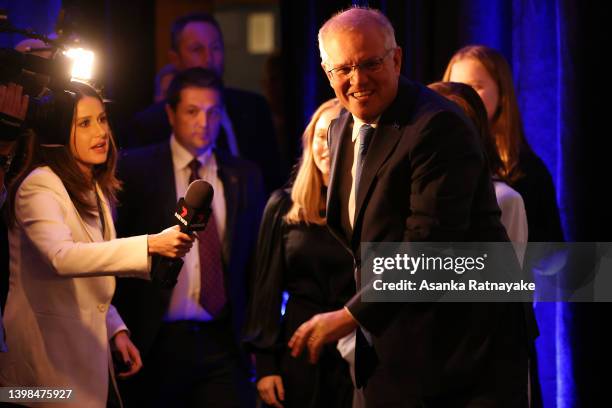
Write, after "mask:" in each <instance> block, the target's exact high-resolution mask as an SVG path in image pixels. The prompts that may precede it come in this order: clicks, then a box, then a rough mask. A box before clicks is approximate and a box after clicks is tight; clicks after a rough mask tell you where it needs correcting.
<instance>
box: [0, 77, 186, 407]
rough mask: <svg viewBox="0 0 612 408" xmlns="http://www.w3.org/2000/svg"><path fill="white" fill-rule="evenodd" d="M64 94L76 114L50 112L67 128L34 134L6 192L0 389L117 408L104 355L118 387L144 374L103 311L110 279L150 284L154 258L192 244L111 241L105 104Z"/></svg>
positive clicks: (116, 323)
mask: <svg viewBox="0 0 612 408" xmlns="http://www.w3.org/2000/svg"><path fill="white" fill-rule="evenodd" d="M69 90H70V91H71V92H72V93H74V95H75V102H74V107H73V106H68V104H61V105H60V103H59V102H57V104H56V107H55V109H56V110H55V111H54V112H52V113H50V116H49V118H50V119H55V118H57V117H63V118H67V120H66V122H62V123H61V126H57V127H55V126H54V125H53V124H51V122H49V123H45V124H43V125H42V126H39V127H37V128H36V134H35V135H34V140H33V141H32V142H31V143H30V144H29V146H31V150H29V151H28V159H27V160H26V163H25V165H24V167H23V169H22V170H21V171H20V173H19V174H18V175H17V177H16V178H15V180H14V181H13V182H12V184H11V186H10V189H9V200H8V204H9V208H8V216H9V220H8V225H9V244H10V256H11V267H10V281H9V293H8V298H7V302H6V310H5V315H4V325H5V328H6V335H7V337H6V343H7V346H8V351H7V352H6V353H2V354H0V386H3V387H23V386H29V387H41V386H45V387H61V388H69V389H71V390H73V392H74V399H72V400H70V401H66V402H65V404H62V403H59V404H54V406H72V405H70V404H73V403H77V405H79V404H80V405H81V406H88V407H100V408H102V407H106V406H107V402H108V404H109V405H110V406H116V405H120V404H121V403H120V399H119V397H118V394H117V393H116V386H115V376H114V369H113V366H112V365H110V366H109V361H110V353H111V347H112V348H113V349H116V350H117V352H118V353H119V358H120V359H121V362H122V363H124V364H125V365H126V368H124V369H123V371H122V372H121V373H120V374H119V377H129V376H131V375H133V374H135V373H136V372H138V370H140V368H141V366H142V363H141V360H140V355H139V352H138V349H137V348H136V347H135V346H134V345H133V343H132V342H131V340H130V338H129V335H128V329H127V327H126V326H125V324H124V323H123V321H122V320H121V318H120V316H119V314H118V313H117V311H116V309H115V308H114V307H113V306H112V305H111V304H110V300H111V298H112V296H113V292H114V289H115V276H138V277H140V278H142V279H149V278H150V272H149V271H150V259H149V257H150V256H151V255H154V254H159V255H163V256H167V257H171V258H178V257H181V256H183V255H184V254H185V253H186V252H187V251H188V250H189V248H191V245H192V242H193V237H191V236H188V235H186V234H183V233H181V232H180V231H178V229H175V228H169V229H167V230H164V231H163V232H161V233H159V234H155V235H141V236H135V237H130V238H123V239H115V229H114V225H113V220H112V216H111V205H112V204H113V203H114V198H115V194H116V191H117V190H118V188H119V182H118V180H117V179H116V178H115V174H114V170H115V161H116V149H115V144H114V141H113V137H112V133H111V130H110V128H109V125H108V121H107V116H106V112H105V109H104V105H103V102H102V97H101V96H100V95H99V94H98V92H97V91H96V90H95V89H93V88H92V87H90V86H89V85H86V84H84V83H79V82H72V83H71V84H70V86H69ZM17 100H18V99H17ZM22 103H23V101H22ZM54 122H55V121H54ZM51 129H54V130H56V131H57V133H55V132H54V130H51ZM51 134H55V135H56V136H53V137H52V136H50V135H51ZM109 343H110V345H109ZM109 373H110V375H109ZM109 383H110V384H112V385H110V386H109ZM35 406H36V405H35Z"/></svg>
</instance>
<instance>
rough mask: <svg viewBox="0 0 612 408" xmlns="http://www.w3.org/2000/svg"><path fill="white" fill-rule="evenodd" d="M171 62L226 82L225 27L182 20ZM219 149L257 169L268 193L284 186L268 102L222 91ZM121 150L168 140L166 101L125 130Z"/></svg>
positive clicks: (201, 16)
mask: <svg viewBox="0 0 612 408" xmlns="http://www.w3.org/2000/svg"><path fill="white" fill-rule="evenodd" d="M170 43H171V49H170V51H169V52H168V57H169V59H170V63H171V64H172V65H174V66H175V67H176V69H177V71H179V72H180V71H184V70H186V69H189V68H193V67H201V68H207V69H210V70H212V71H214V72H215V73H216V74H217V75H218V76H219V77H220V78H222V77H223V70H224V65H225V46H224V43H223V35H222V33H221V27H220V26H219V23H218V22H217V20H216V19H215V18H214V17H213V16H212V15H210V14H207V13H195V14H188V15H185V16H182V17H179V18H178V19H177V20H176V21H175V22H174V24H173V25H172V32H171V36H170ZM220 113H221V129H220V132H219V139H218V140H217V142H216V143H217V148H218V150H225V151H228V152H230V153H231V155H232V156H235V157H243V158H245V159H248V160H250V161H252V162H254V163H255V164H257V165H258V166H259V168H260V169H261V171H262V174H263V178H264V183H265V187H266V190H267V191H272V190H274V189H276V188H278V187H280V186H281V185H283V184H284V183H285V181H286V179H287V169H286V166H285V163H284V160H283V159H282V157H281V155H280V152H279V148H278V145H277V142H276V138H275V136H274V125H273V122H272V116H271V113H270V108H269V107H268V104H267V103H266V100H265V99H264V98H263V97H262V96H261V95H257V94H255V93H253V92H248V91H244V90H239V89H235V88H229V87H226V88H224V90H223V106H222V110H221V112H220ZM124 130H125V131H124V137H123V138H122V141H123V142H124V143H123V145H122V147H128V148H129V147H140V146H146V145H150V144H155V143H161V142H164V141H166V140H167V138H168V135H169V134H170V132H171V129H170V123H169V122H168V117H167V116H166V112H165V102H164V101H162V102H158V103H155V104H153V105H151V106H149V107H148V108H147V109H145V110H144V111H142V112H139V113H137V114H136V116H135V117H134V118H133V120H132V121H131V122H130V123H129V124H128V125H127V127H126V128H125V129H124Z"/></svg>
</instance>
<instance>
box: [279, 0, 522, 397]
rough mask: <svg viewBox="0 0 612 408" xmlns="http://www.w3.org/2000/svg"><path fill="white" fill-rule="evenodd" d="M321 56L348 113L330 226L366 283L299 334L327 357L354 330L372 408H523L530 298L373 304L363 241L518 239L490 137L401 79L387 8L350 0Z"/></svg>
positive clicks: (336, 143)
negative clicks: (504, 211)
mask: <svg viewBox="0 0 612 408" xmlns="http://www.w3.org/2000/svg"><path fill="white" fill-rule="evenodd" d="M319 49H320V52H321V60H322V63H321V66H322V67H323V70H324V71H325V73H326V75H327V78H328V80H329V83H330V85H331V87H332V88H333V90H334V92H335V94H336V96H337V97H338V99H339V100H340V102H341V103H342V105H343V106H344V108H345V109H346V111H345V112H344V113H343V114H341V115H340V117H339V118H338V119H337V120H335V121H334V122H332V124H331V126H330V128H329V135H328V140H329V143H330V152H331V157H332V163H331V173H330V185H329V189H328V199H327V200H328V201H327V225H328V227H329V228H330V230H331V231H332V233H333V234H334V235H335V236H336V238H337V239H338V240H339V241H340V242H342V243H343V244H344V246H345V248H346V249H347V250H348V251H349V252H350V253H351V255H352V256H353V259H354V264H355V267H356V271H355V276H356V278H357V288H358V290H361V292H360V293H358V294H357V295H356V296H355V297H354V298H353V299H351V300H350V301H349V302H348V303H347V304H346V306H345V308H344V309H341V310H338V311H335V312H329V313H324V314H319V315H316V316H315V317H313V318H312V319H311V320H310V321H308V322H306V323H304V324H303V325H302V326H301V327H300V328H298V330H296V332H295V334H294V335H293V337H292V338H291V340H290V342H289V346H290V347H291V348H292V350H293V355H294V356H297V355H299V354H300V353H301V352H302V351H303V350H304V349H305V348H307V349H308V352H309V354H310V358H311V360H316V359H317V358H318V355H319V353H320V350H321V348H322V346H323V345H324V344H325V343H328V342H332V341H335V340H337V339H339V338H341V337H343V336H346V335H348V334H349V333H351V331H352V330H355V329H356V336H355V337H356V350H355V376H356V385H357V387H359V388H361V389H363V391H364V394H365V399H366V402H367V405H368V406H373V407H379V406H385V407H386V406H389V407H455V406H456V407H459V406H461V407H467V406H479V407H501V406H504V407H505V406H508V407H509V406H512V407H526V406H527V400H528V396H527V378H528V376H527V344H528V340H527V333H528V330H527V329H526V327H525V322H528V321H530V319H531V318H532V317H533V316H532V315H531V316H527V315H526V314H527V313H528V310H529V308H525V309H524V308H523V307H522V305H520V304H502V303H497V304H471V303H461V304H431V303H428V304H424V303H421V304H418V303H383V302H378V303H368V302H363V301H362V298H361V296H362V294H364V293H365V291H368V290H372V289H371V285H368V282H364V284H363V286H362V285H361V282H360V279H361V271H360V268H361V250H360V248H361V244H362V243H365V242H400V241H441V242H461V241H507V240H508V238H507V235H506V232H505V230H504V228H503V226H502V225H501V222H500V219H499V214H500V212H499V208H498V207H497V203H496V201H495V193H494V190H493V186H492V183H491V178H490V175H489V174H488V170H487V166H486V164H485V158H484V154H483V151H482V147H481V145H480V143H479V141H478V138H477V135H476V133H475V131H474V130H473V128H472V126H471V125H470V124H469V122H468V119H467V118H466V117H465V116H464V115H463V113H462V112H460V110H459V109H458V108H457V107H456V106H455V105H453V104H452V103H449V102H448V101H445V100H444V99H443V98H441V97H439V96H438V95H436V94H434V93H433V92H431V91H430V90H428V89H427V88H425V87H423V86H421V85H419V84H416V83H414V82H411V81H409V80H407V79H406V78H404V77H402V76H401V75H400V68H401V61H402V52H401V49H400V48H399V47H398V46H397V44H396V42H395V34H394V30H393V27H392V26H391V24H390V23H389V21H388V20H387V18H386V17H385V16H384V15H383V14H382V13H380V12H379V11H376V10H372V9H364V8H353V9H349V10H347V11H344V12H342V13H339V14H337V15H336V16H334V17H332V18H331V19H329V20H328V21H327V22H326V23H325V24H324V25H323V26H322V27H321V29H320V31H319Z"/></svg>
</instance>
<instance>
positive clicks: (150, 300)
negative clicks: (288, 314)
mask: <svg viewBox="0 0 612 408" xmlns="http://www.w3.org/2000/svg"><path fill="white" fill-rule="evenodd" d="M216 157H217V163H218V167H219V177H220V178H221V181H222V182H223V187H224V190H225V203H226V207H227V215H226V217H227V218H226V229H225V239H224V242H223V243H222V248H223V258H222V259H223V264H224V272H225V282H226V288H227V292H228V299H229V302H230V307H231V317H232V326H233V329H234V335H235V338H236V341H237V343H236V344H239V341H240V337H239V336H240V334H241V329H242V325H243V322H244V314H245V312H246V307H247V289H248V284H249V278H250V277H249V273H250V272H249V270H250V268H251V262H252V257H253V255H254V249H255V243H256V239H257V232H258V229H259V221H260V218H261V213H262V210H263V204H264V196H263V190H262V181H261V175H260V172H259V170H258V169H257V167H256V166H255V165H254V164H252V163H250V162H248V161H246V160H243V159H239V158H235V157H231V156H230V155H228V154H226V153H216ZM119 178H120V179H121V180H122V181H123V192H122V193H121V194H120V196H119V202H120V204H119V206H118V211H117V213H118V214H117V223H116V228H117V233H118V236H123V237H125V236H132V235H139V234H154V233H158V232H160V231H162V230H163V229H165V228H168V227H170V226H172V225H175V224H176V223H175V221H174V216H173V214H174V211H175V209H176V187H175V184H174V183H175V180H174V171H173V165H172V156H171V151H170V145H169V143H168V142H165V143H163V144H158V145H153V146H148V147H145V148H141V149H136V150H132V151H127V152H123V153H122V156H121V158H120V161H119ZM168 300H169V294H168V293H163V291H162V290H160V289H159V288H158V287H157V286H155V285H153V284H151V282H149V281H143V280H138V279H120V280H118V283H117V290H116V292H115V298H114V300H113V304H114V305H115V306H116V307H117V309H118V310H120V314H121V316H122V318H123V320H124V321H125V323H126V325H127V326H128V327H129V329H130V332H131V338H132V340H133V341H134V343H135V344H136V346H137V347H138V348H139V350H140V352H141V353H142V354H143V356H146V353H147V352H148V351H149V349H150V347H151V345H152V344H153V342H154V340H155V336H156V334H157V331H158V329H159V327H160V325H161V321H162V316H163V314H164V313H165V311H166V310H167V307H168V304H167V302H168Z"/></svg>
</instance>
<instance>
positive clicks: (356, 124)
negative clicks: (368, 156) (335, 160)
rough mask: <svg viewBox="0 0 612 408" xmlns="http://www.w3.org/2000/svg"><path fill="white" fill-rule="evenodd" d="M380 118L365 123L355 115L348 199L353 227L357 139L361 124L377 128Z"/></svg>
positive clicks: (357, 152)
mask: <svg viewBox="0 0 612 408" xmlns="http://www.w3.org/2000/svg"><path fill="white" fill-rule="evenodd" d="M379 119H380V116H379V117H377V118H376V120H375V121H374V122H373V123H365V122H364V121H362V120H361V119H359V118H358V117H356V116H355V115H353V134H352V136H351V140H352V141H353V165H352V166H351V193H350V195H349V201H348V215H349V222H350V223H351V228H353V224H354V223H355V200H356V197H355V191H356V186H355V171H356V170H357V157H358V156H359V142H358V141H357V142H355V141H356V140H357V138H358V137H359V129H361V126H363V125H366V124H367V125H370V126H372V127H373V128H374V129H376V128H377V127H378V120H379Z"/></svg>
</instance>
